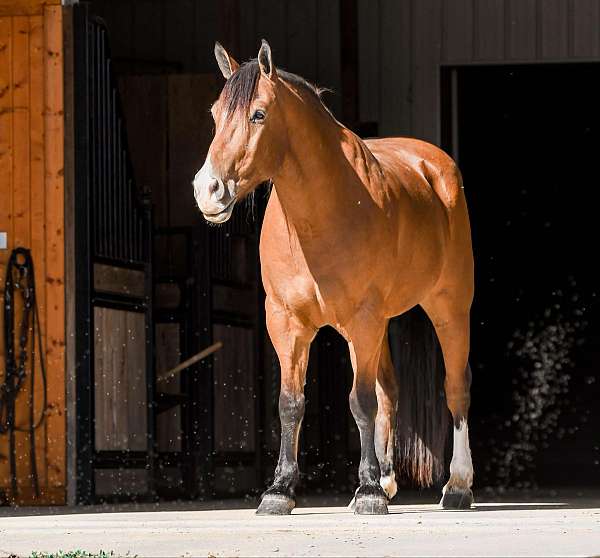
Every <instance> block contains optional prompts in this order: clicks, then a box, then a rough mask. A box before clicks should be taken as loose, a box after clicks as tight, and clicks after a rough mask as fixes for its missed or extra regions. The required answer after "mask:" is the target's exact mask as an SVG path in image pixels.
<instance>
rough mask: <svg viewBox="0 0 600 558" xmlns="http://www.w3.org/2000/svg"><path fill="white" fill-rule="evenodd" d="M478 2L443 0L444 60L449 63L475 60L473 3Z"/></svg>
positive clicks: (474, 0)
mask: <svg viewBox="0 0 600 558" xmlns="http://www.w3.org/2000/svg"><path fill="white" fill-rule="evenodd" d="M476 1H477V0H442V8H443V34H442V59H443V60H444V62H448V63H458V62H470V61H471V60H472V59H473V3H474V2H476Z"/></svg>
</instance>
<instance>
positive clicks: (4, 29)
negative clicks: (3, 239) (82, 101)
mask: <svg viewBox="0 0 600 558" xmlns="http://www.w3.org/2000/svg"><path fill="white" fill-rule="evenodd" d="M51 4H59V2H58V0H57V1H56V2H41V1H38V2H34V1H33V0H30V1H23V2H16V1H12V2H9V1H2V2H0V177H1V178H0V179H1V183H0V184H1V186H0V196H1V200H0V231H6V232H7V233H8V250H0V285H2V286H3V285H4V278H5V271H6V262H7V259H8V256H9V254H10V250H11V249H13V248H15V247H16V246H24V247H26V248H30V249H31V251H32V256H33V260H34V265H35V272H36V287H37V297H38V305H39V311H40V325H41V330H42V333H43V336H42V342H43V345H44V347H45V359H46V366H47V374H48V387H47V394H48V408H47V411H46V421H45V422H44V424H43V425H42V426H41V427H40V428H39V429H38V430H37V431H36V434H35V436H36V448H37V465H38V471H39V475H40V484H41V497H40V498H39V499H37V500H34V499H33V494H32V489H31V483H30V470H29V437H28V436H29V435H28V434H27V433H24V432H17V433H16V443H17V451H18V460H17V463H18V465H17V473H18V485H19V498H18V499H17V501H18V502H19V503H21V504H25V503H32V502H36V503H61V502H63V501H64V496H65V494H64V487H65V453H66V442H65V360H64V359H65V355H64V347H65V328H64V322H65V315H64V308H65V304H64V189H63V164H64V163H63V137H64V136H63V57H62V53H63V51H62V9H61V7H60V6H59V5H51ZM2 297H3V293H0V303H2V304H3V302H4V301H3V298H2ZM1 322H2V316H1V315H0V326H1V325H2V324H1ZM2 344H3V340H2V339H0V381H1V379H2V378H3V376H4V347H3V345H2ZM36 370H37V376H36V378H37V380H36V385H35V388H34V390H35V399H36V409H35V414H36V416H39V414H40V412H42V409H41V408H40V404H41V401H42V384H41V378H40V364H39V362H36ZM28 389H29V388H28V387H24V388H23V390H22V391H21V393H20V394H19V397H18V400H17V424H18V425H24V424H26V421H27V416H28V405H27V401H28ZM7 456H8V440H7V436H6V435H3V436H0V490H4V489H7V488H8V487H9V486H10V476H9V466H8V459H7Z"/></svg>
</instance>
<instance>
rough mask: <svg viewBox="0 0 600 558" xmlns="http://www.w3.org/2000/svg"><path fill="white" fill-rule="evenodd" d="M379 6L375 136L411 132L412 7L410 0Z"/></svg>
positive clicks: (383, 0)
mask: <svg viewBox="0 0 600 558" xmlns="http://www.w3.org/2000/svg"><path fill="white" fill-rule="evenodd" d="M380 8H381V13H380V25H379V28H380V29H381V33H380V37H381V39H380V40H381V43H380V44H381V46H380V57H381V60H380V64H381V70H380V72H381V75H380V82H379V86H380V99H379V106H380V111H379V117H380V121H379V135H380V136H393V135H411V134H412V133H413V129H412V112H413V94H412V79H413V46H412V45H413V22H412V11H413V8H412V4H411V2H395V1H394V0H381V2H380ZM373 86H374V87H377V84H376V83H375V84H373Z"/></svg>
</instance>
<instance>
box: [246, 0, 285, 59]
mask: <svg viewBox="0 0 600 558" xmlns="http://www.w3.org/2000/svg"><path fill="white" fill-rule="evenodd" d="M286 8H287V3H286V2H281V1H280V0H256V38H257V42H258V45H257V47H256V54H258V49H259V47H260V40H261V39H266V40H267V41H269V45H271V51H272V53H273V63H274V64H275V67H277V66H281V67H282V68H287V67H288V59H287V40H286V39H287V18H286V13H285V12H286ZM256 54H254V55H253V56H256ZM292 71H293V69H292Z"/></svg>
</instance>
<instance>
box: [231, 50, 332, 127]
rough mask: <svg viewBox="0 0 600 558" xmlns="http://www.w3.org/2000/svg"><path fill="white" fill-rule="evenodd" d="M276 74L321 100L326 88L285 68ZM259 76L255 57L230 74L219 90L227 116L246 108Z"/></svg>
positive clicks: (252, 95) (254, 92)
mask: <svg viewBox="0 0 600 558" xmlns="http://www.w3.org/2000/svg"><path fill="white" fill-rule="evenodd" d="M277 75H278V76H279V77H280V78H281V79H283V81H285V82H287V83H289V84H291V85H295V86H297V87H300V88H302V89H303V90H305V91H307V92H309V93H311V94H312V95H314V97H315V99H316V100H317V101H319V102H322V101H321V93H322V92H323V91H327V89H325V88H323V89H321V88H318V87H316V86H315V85H313V84H312V83H310V82H308V81H306V80H305V79H304V78H303V77H301V76H298V75H296V74H292V73H290V72H286V71H285V70H281V69H277ZM259 77H260V68H259V65H258V60H256V59H252V60H249V61H248V62H244V64H242V65H241V66H240V67H239V68H238V69H237V70H236V71H235V72H234V73H233V74H231V77H230V78H229V79H228V80H227V81H226V82H225V86H224V87H223V91H222V92H221V99H222V102H223V106H224V110H225V111H226V113H227V114H228V115H229V117H231V116H233V115H234V114H235V113H236V112H237V111H239V110H243V111H246V110H248V108H249V107H250V103H251V102H252V99H253V98H254V95H255V94H256V88H257V86H258V80H259Z"/></svg>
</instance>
